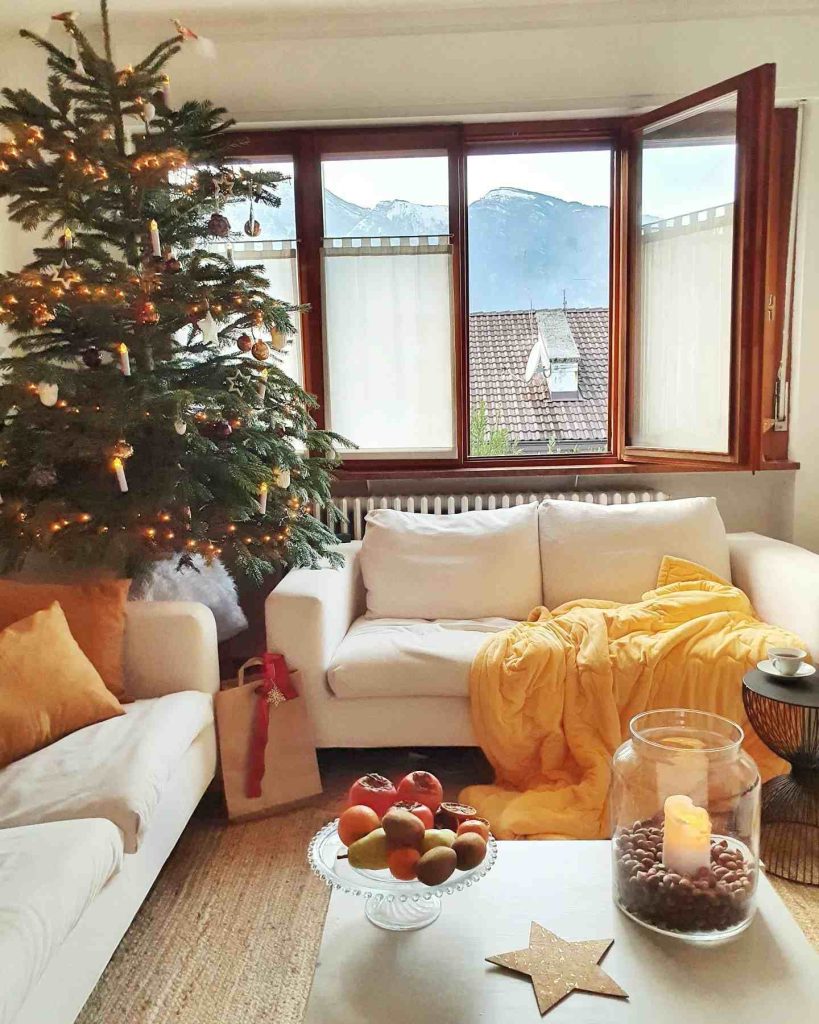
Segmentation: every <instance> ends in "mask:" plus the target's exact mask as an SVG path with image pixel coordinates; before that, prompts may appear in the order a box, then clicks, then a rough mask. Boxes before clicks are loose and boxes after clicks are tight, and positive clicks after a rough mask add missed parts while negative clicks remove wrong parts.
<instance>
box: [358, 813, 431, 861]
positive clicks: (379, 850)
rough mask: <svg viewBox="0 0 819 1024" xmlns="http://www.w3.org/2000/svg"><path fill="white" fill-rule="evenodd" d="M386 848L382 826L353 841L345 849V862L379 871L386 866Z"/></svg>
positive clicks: (385, 837)
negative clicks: (346, 849)
mask: <svg viewBox="0 0 819 1024" xmlns="http://www.w3.org/2000/svg"><path fill="white" fill-rule="evenodd" d="M416 820H417V819H416ZM387 848H388V844H387V836H386V833H385V832H384V829H383V828H377V829H375V830H374V831H372V832H370V834H369V835H366V836H364V837H363V839H358V840H356V842H354V843H353V845H352V846H351V847H350V848H349V850H348V851H347V862H348V864H349V865H350V867H351V868H363V869H364V870H365V871H381V870H382V868H386V866H387V852H388V849H387Z"/></svg>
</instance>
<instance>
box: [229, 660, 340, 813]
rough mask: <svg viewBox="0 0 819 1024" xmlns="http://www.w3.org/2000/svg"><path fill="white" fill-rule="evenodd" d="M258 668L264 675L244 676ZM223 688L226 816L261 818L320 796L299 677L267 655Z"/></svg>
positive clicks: (246, 664)
mask: <svg viewBox="0 0 819 1024" xmlns="http://www.w3.org/2000/svg"><path fill="white" fill-rule="evenodd" d="M255 665H260V666H262V667H263V668H264V673H263V674H255V675H254V677H253V678H252V679H251V678H250V677H249V676H247V677H246V676H245V671H246V670H247V669H248V668H250V667H251V666H255ZM277 668H278V673H277V672H276V669H277ZM277 675H278V677H279V678H278V679H277V678H276V676H277ZM222 685H223V687H227V688H225V689H222V690H220V692H219V693H217V694H216V732H217V736H218V739H219V759H220V762H221V770H222V780H223V782H224V787H225V801H226V803H227V810H228V817H229V818H230V819H231V820H232V821H237V820H241V819H246V818H253V817H262V816H264V815H265V814H273V813H277V812H279V811H284V810H287V809H288V808H290V807H293V806H294V805H296V804H299V803H302V802H304V801H306V800H309V799H310V797H313V796H316V794H318V793H320V792H321V778H320V776H319V770H318V762H317V760H316V748H315V744H314V742H313V735H312V730H311V727H310V719H309V717H308V715H307V708H306V707H305V703H304V698H303V697H300V696H298V673H293V674H292V675H291V674H290V673H289V672H288V670H287V667H286V665H285V663H284V659H283V658H281V656H280V655H269V654H268V655H265V658H264V659H262V658H251V659H250V660H249V661H246V662H245V663H244V665H242V667H241V668H240V669H239V673H238V678H237V680H236V681H235V683H227V684H225V683H223V684H222ZM285 695H287V696H285ZM288 697H289V699H288ZM260 704H266V705H267V707H266V709H265V708H264V707H261V706H260ZM265 717H266V718H267V730H266V741H265V735H264V730H263V728H262V724H263V719H264V718H265ZM260 775H261V779H259V776H260ZM254 783H255V785H254ZM252 793H253V794H255V795H250V794H252Z"/></svg>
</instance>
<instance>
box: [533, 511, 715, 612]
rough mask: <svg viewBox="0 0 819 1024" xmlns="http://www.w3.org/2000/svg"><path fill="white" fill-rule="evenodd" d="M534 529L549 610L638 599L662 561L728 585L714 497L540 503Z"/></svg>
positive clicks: (652, 581)
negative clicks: (693, 567) (692, 565)
mask: <svg viewBox="0 0 819 1024" xmlns="http://www.w3.org/2000/svg"><path fill="white" fill-rule="evenodd" d="M539 530H540V561H541V566H542V569H543V602H544V604H545V605H546V607H547V608H556V607H557V606H558V605H560V604H563V602H564V601H572V600H575V599H576V598H581V597H591V598H599V599H602V600H608V601H639V600H640V598H641V596H642V595H643V594H644V593H645V592H646V591H648V590H653V589H654V588H655V587H656V585H657V574H658V573H659V570H660V565H661V564H662V561H663V557H664V556H665V555H675V556H677V557H678V558H685V559H687V560H688V561H689V562H697V563H698V564H699V565H703V566H705V568H706V569H710V570H711V572H714V573H716V574H717V575H718V576H721V577H722V578H723V579H725V580H728V581H730V579H731V560H730V552H729V550H728V538H727V536H726V533H725V526H724V524H723V522H722V518H721V517H720V514H719V511H718V509H717V502H716V499H715V498H682V499H680V500H678V501H657V502H639V503H637V504H634V505H608V506H606V505H592V504H590V503H588V502H581V501H553V500H549V499H547V500H546V501H543V502H541V505H540V510H539Z"/></svg>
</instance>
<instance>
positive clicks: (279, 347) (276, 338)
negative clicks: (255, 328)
mask: <svg viewBox="0 0 819 1024" xmlns="http://www.w3.org/2000/svg"><path fill="white" fill-rule="evenodd" d="M289 341H290V339H289V338H288V337H287V335H286V334H285V333H284V331H273V332H271V335H270V344H271V345H272V346H273V348H275V350H276V351H277V352H283V351H284V350H285V349H286V348H287V344H288V342H289Z"/></svg>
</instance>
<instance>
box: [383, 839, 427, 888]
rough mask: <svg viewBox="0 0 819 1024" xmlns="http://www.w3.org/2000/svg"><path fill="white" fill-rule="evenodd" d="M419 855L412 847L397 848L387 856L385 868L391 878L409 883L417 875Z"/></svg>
mask: <svg viewBox="0 0 819 1024" xmlns="http://www.w3.org/2000/svg"><path fill="white" fill-rule="evenodd" d="M420 859H421V854H420V853H419V852H418V850H416V849H415V848H414V847H412V846H399V847H398V848H397V849H395V850H391V851H390V853H389V854H388V855H387V867H388V868H389V869H390V873H391V874H392V876H393V878H398V879H400V880H401V881H402V882H411V881H412V880H413V879H414V878H415V877H416V876H417V874H418V861H419V860H420Z"/></svg>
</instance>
